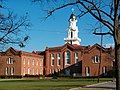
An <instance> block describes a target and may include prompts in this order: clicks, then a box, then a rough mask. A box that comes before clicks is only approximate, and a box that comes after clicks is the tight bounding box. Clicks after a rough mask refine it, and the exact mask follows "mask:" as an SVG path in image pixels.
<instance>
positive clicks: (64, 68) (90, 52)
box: [40, 13, 113, 76]
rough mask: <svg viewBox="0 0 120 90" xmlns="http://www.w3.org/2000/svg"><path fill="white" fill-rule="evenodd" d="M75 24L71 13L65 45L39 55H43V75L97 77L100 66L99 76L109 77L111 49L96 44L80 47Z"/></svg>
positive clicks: (49, 49)
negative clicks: (60, 74) (62, 74)
mask: <svg viewBox="0 0 120 90" xmlns="http://www.w3.org/2000/svg"><path fill="white" fill-rule="evenodd" d="M76 23H77V19H76V17H75V15H74V13H72V14H71V15H70V18H69V27H68V37H67V38H64V41H65V43H66V44H65V45H63V46H58V47H52V48H46V50H45V51H44V52H42V53H40V55H44V64H45V65H44V66H45V68H44V74H45V75H46V76H49V75H53V74H55V73H58V74H59V73H64V74H66V75H79V76H98V70H99V69H98V68H99V65H100V75H103V76H106V75H111V73H112V68H113V58H112V56H111V52H112V48H104V47H101V46H100V45H98V44H95V45H93V46H81V45H80V42H81V39H80V38H79V37H78V32H79V31H78V27H77V25H76ZM101 51H102V52H101ZM100 52H101V61H100Z"/></svg>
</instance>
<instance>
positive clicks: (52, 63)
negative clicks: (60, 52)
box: [51, 54, 54, 66]
mask: <svg viewBox="0 0 120 90" xmlns="http://www.w3.org/2000/svg"><path fill="white" fill-rule="evenodd" d="M51 66H54V54H51Z"/></svg>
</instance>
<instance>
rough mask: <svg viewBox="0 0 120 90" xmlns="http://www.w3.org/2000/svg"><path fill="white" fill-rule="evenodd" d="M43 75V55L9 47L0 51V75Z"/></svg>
mask: <svg viewBox="0 0 120 90" xmlns="http://www.w3.org/2000/svg"><path fill="white" fill-rule="evenodd" d="M25 74H29V75H39V74H41V75H43V56H40V55H37V54H34V53H29V52H25V51H19V50H15V49H13V48H12V47H10V48H9V49H8V50H6V51H5V52H1V53H0V75H23V76H24V75H25Z"/></svg>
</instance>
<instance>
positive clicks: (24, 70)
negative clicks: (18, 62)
mask: <svg viewBox="0 0 120 90" xmlns="http://www.w3.org/2000/svg"><path fill="white" fill-rule="evenodd" d="M25 72H26V69H25V67H24V69H23V74H24V75H25Z"/></svg>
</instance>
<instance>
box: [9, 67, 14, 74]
mask: <svg viewBox="0 0 120 90" xmlns="http://www.w3.org/2000/svg"><path fill="white" fill-rule="evenodd" d="M14 72H15V70H14V67H11V69H10V73H11V75H14Z"/></svg>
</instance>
